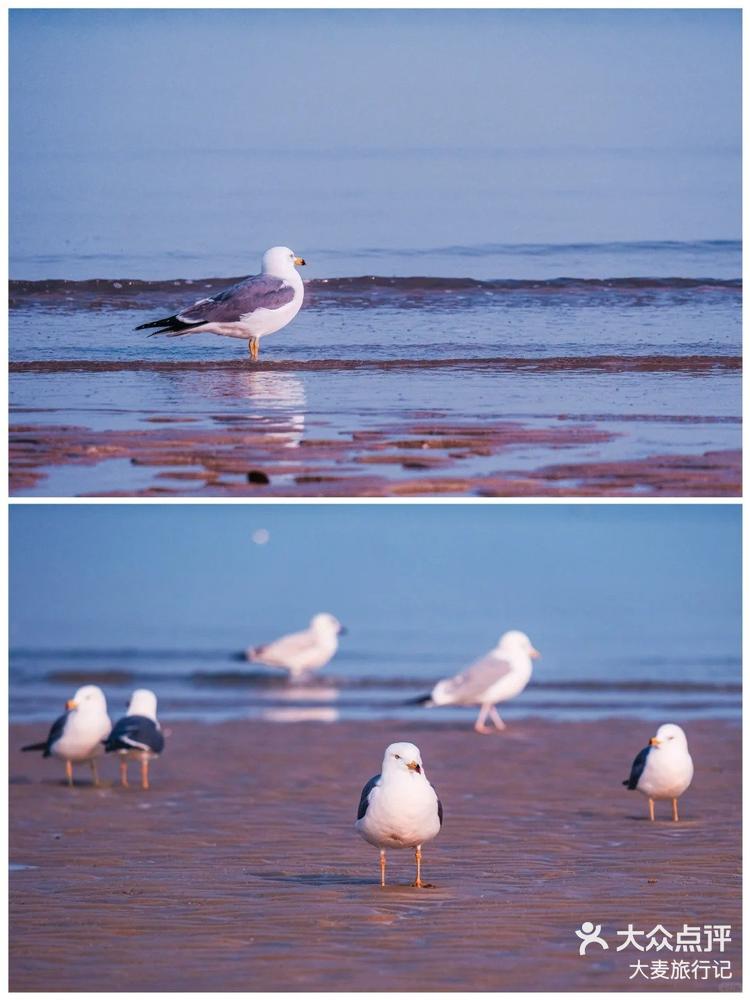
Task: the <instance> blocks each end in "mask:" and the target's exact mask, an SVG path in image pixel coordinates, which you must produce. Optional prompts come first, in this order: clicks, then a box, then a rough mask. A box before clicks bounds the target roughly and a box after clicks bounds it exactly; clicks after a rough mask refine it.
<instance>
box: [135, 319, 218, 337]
mask: <svg viewBox="0 0 750 1000" xmlns="http://www.w3.org/2000/svg"><path fill="white" fill-rule="evenodd" d="M198 326H203V323H202V322H200V323H185V322H184V320H181V319H179V318H178V317H177V316H166V317H165V318H164V319H155V320H152V322H151V323H141V325H140V326H137V327H136V330H151V329H153V328H154V327H160V329H158V330H156V329H154V332H153V333H150V334H149V337H158V336H159V334H160V333H163V334H166V336H167V337H181V336H182V334H183V333H191V332H192V331H193V330H194V329H195V328H196V327H198Z"/></svg>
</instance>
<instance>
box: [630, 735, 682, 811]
mask: <svg viewBox="0 0 750 1000" xmlns="http://www.w3.org/2000/svg"><path fill="white" fill-rule="evenodd" d="M692 780H693V758H692V757H691V756H690V753H689V751H688V744H687V736H686V735H685V732H684V730H683V729H681V728H680V727H679V726H676V725H675V724H674V723H673V722H666V723H665V724H664V725H663V726H659V728H658V729H657V731H656V736H652V737H651V739H650V740H649V741H648V746H647V747H644V748H643V750H641V752H640V753H639V754H638V756H637V757H636V758H635V760H634V761H633V766H632V768H631V769H630V777H629V778H627V779H626V780H625V781H623V785H626V786H627V788H628V789H629V790H630V791H632V790H633V789H637V790H638V791H639V792H641V794H643V795H645V796H646V797H647V798H648V812H649V816H650V817H651V820H652V821H653V819H654V799H671V800H672V819H673V820H674V822H675V823H676V822H677V821H678V820H679V818H680V816H679V813H678V812H677V799H679V797H680V796H681V795H682V793H683V792H685V791H686V790H687V789H688V787H689V785H690V782H691V781H692Z"/></svg>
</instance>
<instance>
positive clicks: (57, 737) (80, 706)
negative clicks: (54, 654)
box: [21, 684, 112, 786]
mask: <svg viewBox="0 0 750 1000" xmlns="http://www.w3.org/2000/svg"><path fill="white" fill-rule="evenodd" d="M65 709H66V711H65V714H64V715H61V716H60V717H59V719H55V721H54V722H53V723H52V728H51V729H50V731H49V735H48V736H47V739H46V740H45V741H44V742H43V743H32V744H30V745H29V746H26V747H22V748H21V749H22V750H41V751H42V757H59V758H60V760H64V761H65V775H66V777H67V779H68V784H69V785H70V786H72V785H73V765H74V764H85V763H88V764H89V765H90V767H91V774H92V776H93V779H94V784H95V785H98V784H99V775H98V774H97V770H96V758H97V757H98V756H99V755H100V754H101V753H103V751H104V746H103V743H104V740H106V738H107V737H108V736H109V733H110V730H111V729H112V723H111V722H110V719H109V716H108V715H107V699H106V698H105V697H104V692H103V691H102V689H101V688H98V687H96V685H94V684H86V685H85V686H84V687H81V688H78V690H77V691H76V693H75V694H74V695H73V697H72V698H71V699H70V700H69V701H67V702H66V703H65Z"/></svg>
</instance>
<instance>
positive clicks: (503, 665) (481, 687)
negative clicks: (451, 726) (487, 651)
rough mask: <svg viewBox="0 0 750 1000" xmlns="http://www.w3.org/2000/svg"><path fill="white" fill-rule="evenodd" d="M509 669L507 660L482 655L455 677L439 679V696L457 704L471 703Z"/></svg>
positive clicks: (510, 668) (509, 670) (507, 672)
mask: <svg viewBox="0 0 750 1000" xmlns="http://www.w3.org/2000/svg"><path fill="white" fill-rule="evenodd" d="M511 670H512V667H511V665H510V664H509V663H508V662H507V660H501V659H499V658H498V657H497V656H489V655H488V656H483V657H482V658H481V659H480V660H477V661H476V663H472V665H471V666H470V667H467V668H466V670H462V671H461V673H460V674H456V676H455V677H449V678H448V679H447V680H444V681H440V683H439V685H438V686H439V687H440V696H441V698H446V699H449V700H450V701H453V702H456V703H458V704H461V703H462V702H466V703H469V704H471V703H473V702H474V701H475V700H476V699H477V698H479V697H481V695H483V694H484V692H485V691H486V690H487V688H488V687H491V686H492V685H493V684H495V683H496V682H497V681H499V680H500V679H501V678H503V677H506V676H507V675H508V674H509V673H510V672H511Z"/></svg>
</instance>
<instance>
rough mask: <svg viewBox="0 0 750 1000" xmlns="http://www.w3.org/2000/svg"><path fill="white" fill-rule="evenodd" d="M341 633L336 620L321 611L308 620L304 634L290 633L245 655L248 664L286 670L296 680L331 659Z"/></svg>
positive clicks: (337, 646)
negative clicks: (259, 664) (260, 664)
mask: <svg viewBox="0 0 750 1000" xmlns="http://www.w3.org/2000/svg"><path fill="white" fill-rule="evenodd" d="M345 634H346V629H345V628H344V626H343V625H342V624H341V622H340V621H339V620H338V619H337V618H334V616H333V615H329V614H328V613H327V612H321V613H320V614H317V615H314V616H313V617H312V618H311V619H310V627H309V628H308V629H306V630H305V631H304V632H293V633H292V634H291V635H283V636H282V637H281V638H280V639H276V640H274V641H273V642H269V643H267V644H266V645H265V646H254V647H252V648H250V649H248V650H247V651H246V653H245V656H246V658H247V659H248V660H250V662H251V663H264V664H265V665H266V666H267V667H281V668H282V669H283V670H288V671H289V676H290V677H291V679H292V680H293V681H296V680H299V679H300V678H301V677H304V675H305V674H308V673H310V671H312V670H320V668H321V667H324V666H325V665H326V664H327V663H328V662H329V661H330V660H332V659H333V657H334V655H335V653H336V650H337V649H338V648H339V636H340V635H345Z"/></svg>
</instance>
